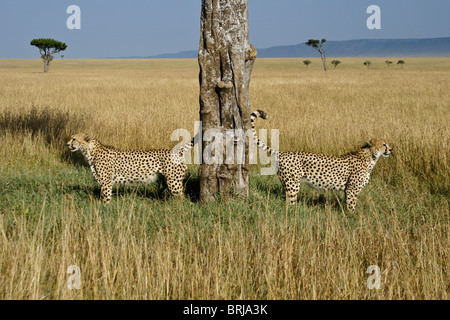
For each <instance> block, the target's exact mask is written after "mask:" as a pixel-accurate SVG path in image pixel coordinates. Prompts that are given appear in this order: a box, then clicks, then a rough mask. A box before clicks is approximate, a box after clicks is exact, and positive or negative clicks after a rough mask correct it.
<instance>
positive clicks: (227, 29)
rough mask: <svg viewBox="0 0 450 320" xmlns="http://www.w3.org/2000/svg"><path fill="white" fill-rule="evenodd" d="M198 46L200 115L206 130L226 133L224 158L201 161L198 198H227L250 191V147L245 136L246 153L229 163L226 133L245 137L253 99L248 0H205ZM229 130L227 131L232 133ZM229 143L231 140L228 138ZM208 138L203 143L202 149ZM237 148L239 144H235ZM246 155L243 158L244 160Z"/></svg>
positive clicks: (223, 140) (237, 139) (254, 57)
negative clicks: (251, 91)
mask: <svg viewBox="0 0 450 320" xmlns="http://www.w3.org/2000/svg"><path fill="white" fill-rule="evenodd" d="M200 33H201V36H200V46H199V53H198V61H199V66H200V120H201V121H202V134H203V137H205V133H206V132H207V131H208V130H210V129H213V130H217V131H220V132H222V133H223V137H224V138H223V139H222V141H221V142H220V143H221V144H222V146H223V149H222V150H223V153H224V154H223V163H213V164H206V163H203V164H201V165H200V169H199V177H200V200H201V201H206V200H209V199H210V198H211V197H213V196H214V194H217V193H218V194H220V195H221V196H222V198H224V199H228V198H230V197H234V196H236V195H241V196H244V197H247V196H248V194H249V171H250V165H249V153H248V141H246V142H245V153H244V157H245V159H241V160H242V161H239V160H240V159H238V158H237V156H238V155H237V154H236V150H234V155H235V157H234V162H233V163H226V161H225V160H226V159H227V155H228V156H229V155H230V152H231V150H230V149H228V152H227V148H226V146H227V143H226V139H225V137H226V134H227V133H228V134H230V132H231V133H233V134H232V139H233V140H234V142H235V143H239V142H240V141H242V139H245V138H243V137H242V135H241V140H239V138H236V137H239V130H242V131H241V133H242V132H245V131H246V130H248V129H250V125H251V124H250V113H251V111H250V102H249V97H248V88H249V84H250V76H251V72H252V68H253V63H254V61H255V59H256V49H255V47H254V46H252V45H250V43H249V40H248V3H247V0H202V14H201V30H200ZM229 136H230V135H228V137H229ZM228 145H229V144H228ZM206 147H207V144H206V143H204V144H203V151H204V150H205V148H206ZM235 149H236V148H235ZM243 160H245V161H243Z"/></svg>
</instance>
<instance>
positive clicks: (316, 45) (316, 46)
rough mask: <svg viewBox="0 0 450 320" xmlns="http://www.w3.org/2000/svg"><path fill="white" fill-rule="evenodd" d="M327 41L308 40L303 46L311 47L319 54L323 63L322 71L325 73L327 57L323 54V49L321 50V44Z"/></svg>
mask: <svg viewBox="0 0 450 320" xmlns="http://www.w3.org/2000/svg"><path fill="white" fill-rule="evenodd" d="M326 41H327V39H322V40H320V41H319V40H316V39H309V40H308V41H307V42H306V43H305V44H306V45H307V46H309V47H313V48H314V49H315V50H317V51H318V52H319V53H320V58H321V59H322V63H323V70H325V71H327V55H326V54H325V49H324V48H323V44H324V43H325V42H326Z"/></svg>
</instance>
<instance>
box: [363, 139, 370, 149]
mask: <svg viewBox="0 0 450 320" xmlns="http://www.w3.org/2000/svg"><path fill="white" fill-rule="evenodd" d="M370 147H372V140H370V141H367V142H366V143H365V144H364V145H363V146H362V148H370Z"/></svg>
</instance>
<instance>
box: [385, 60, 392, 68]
mask: <svg viewBox="0 0 450 320" xmlns="http://www.w3.org/2000/svg"><path fill="white" fill-rule="evenodd" d="M384 63H386V64H387V67H388V69H389V66H390V65H391V64H392V61H390V60H386V61H385V62H384Z"/></svg>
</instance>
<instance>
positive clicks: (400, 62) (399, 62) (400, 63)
mask: <svg viewBox="0 0 450 320" xmlns="http://www.w3.org/2000/svg"><path fill="white" fill-rule="evenodd" d="M405 63H406V62H405V61H404V60H398V62H397V64H399V65H400V66H401V67H402V69H403V65H404V64H405Z"/></svg>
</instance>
